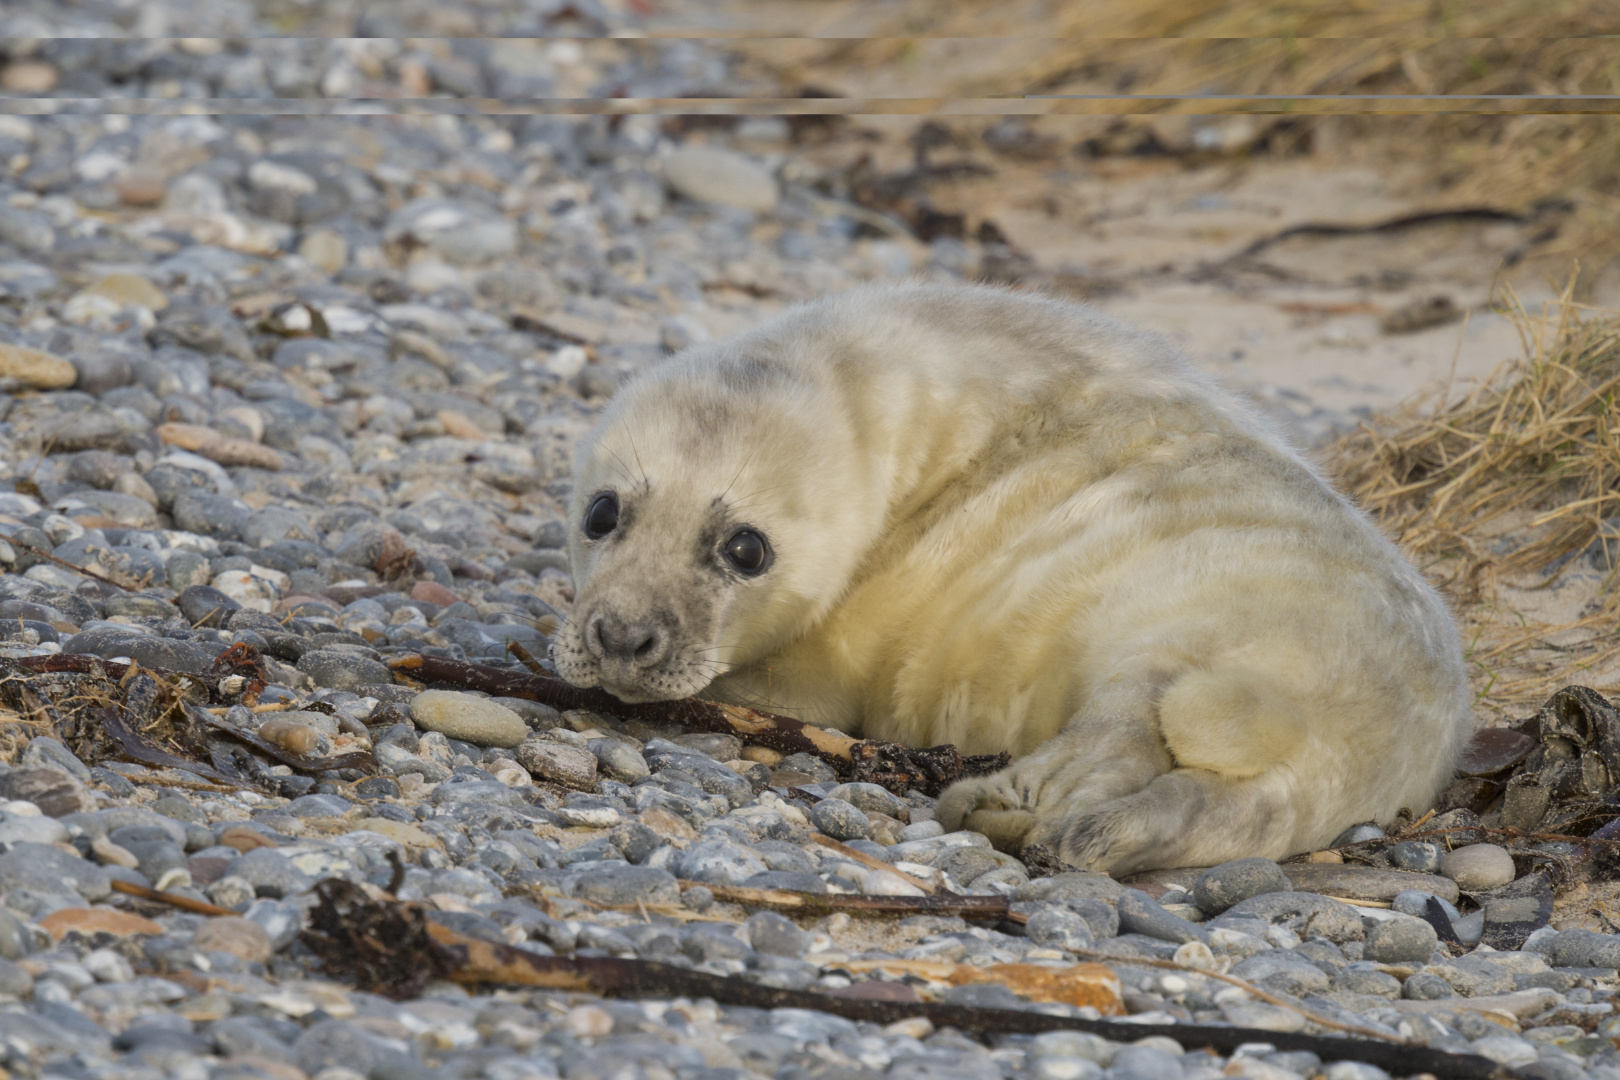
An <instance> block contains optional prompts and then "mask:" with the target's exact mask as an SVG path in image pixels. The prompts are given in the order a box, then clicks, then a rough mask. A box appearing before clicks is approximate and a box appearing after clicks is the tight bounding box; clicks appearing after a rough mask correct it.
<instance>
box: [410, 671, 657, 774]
mask: <svg viewBox="0 0 1620 1080" xmlns="http://www.w3.org/2000/svg"><path fill="white" fill-rule="evenodd" d="M411 719H412V720H414V721H416V725H417V726H418V727H422V728H426V729H427V730H429V731H437V732H439V733H441V734H443V735H444V736H445V737H446V738H450V739H460V740H461V741H463V742H470V743H472V744H473V745H474V746H504V747H513V746H517V745H518V744H520V743H521V742H523V740H524V739H526V738H527V737H528V735H529V726H528V725H527V724H525V723H524V722H523V717H521V716H519V715H518V714H517V713H515V712H513V711H512V710H511V709H508V708H507V707H506V706H505V705H497V704H496V703H495V702H493V701H491V700H489V699H488V698H481V697H474V696H473V695H472V694H458V693H456V692H454V691H451V690H424V691H422V692H421V693H420V694H417V695H416V697H415V699H413V700H412V701H411ZM643 775H646V774H645V773H643Z"/></svg>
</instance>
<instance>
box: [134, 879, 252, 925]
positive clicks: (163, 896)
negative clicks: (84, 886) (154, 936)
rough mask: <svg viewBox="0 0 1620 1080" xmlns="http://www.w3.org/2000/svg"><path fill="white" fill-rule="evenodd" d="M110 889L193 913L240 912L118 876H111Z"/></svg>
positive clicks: (221, 914) (224, 914)
mask: <svg viewBox="0 0 1620 1080" xmlns="http://www.w3.org/2000/svg"><path fill="white" fill-rule="evenodd" d="M112 891H113V892H119V893H123V894H125V895H126V896H138V897H140V898H141V899H142V900H151V901H154V902H156V903H159V904H168V905H169V906H170V907H177V908H179V909H180V910H181V911H189V912H191V913H192V914H193V915H211V916H216V917H218V916H234V915H238V914H240V912H236V911H232V910H231V909H230V908H228V907H220V906H219V905H218V904H207V903H204V902H203V901H201V900H193V899H192V898H191V897H189V896H181V895H180V894H179V893H172V892H162V891H160V890H158V889H149V888H147V887H146V886H145V885H137V884H135V883H134V882H133V881H124V880H121V879H119V878H113V880H112Z"/></svg>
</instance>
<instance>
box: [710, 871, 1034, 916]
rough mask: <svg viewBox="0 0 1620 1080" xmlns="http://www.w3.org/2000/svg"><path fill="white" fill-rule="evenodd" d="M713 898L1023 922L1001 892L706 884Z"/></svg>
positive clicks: (779, 906) (815, 910) (821, 911)
mask: <svg viewBox="0 0 1620 1080" xmlns="http://www.w3.org/2000/svg"><path fill="white" fill-rule="evenodd" d="M698 884H699V883H698V882H695V881H683V882H681V888H683V889H690V888H695V887H697V885H698ZM703 888H705V889H708V890H709V891H710V892H712V893H714V898H715V899H716V900H723V901H726V902H728V903H733V904H741V905H743V906H744V907H768V908H774V909H776V910H779V911H793V912H797V913H800V914H804V915H828V914H832V913H833V912H838V911H844V912H848V913H849V914H851V915H901V916H907V915H960V916H961V917H962V918H964V919H988V920H1000V919H1008V918H1011V919H1012V920H1013V921H1014V922H1023V921H1024V917H1023V916H1021V915H1020V916H1014V915H1010V914H1009V913H1008V910H1007V908H1008V901H1007V898H1006V897H1005V896H960V895H958V894H956V893H936V894H934V895H932V896H865V895H860V894H856V893H807V892H790V891H788V890H786V889H750V888H748V887H746V886H743V885H709V884H704V885H703Z"/></svg>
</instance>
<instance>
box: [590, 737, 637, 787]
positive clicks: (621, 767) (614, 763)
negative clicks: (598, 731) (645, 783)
mask: <svg viewBox="0 0 1620 1080" xmlns="http://www.w3.org/2000/svg"><path fill="white" fill-rule="evenodd" d="M589 748H590V751H591V753H592V754H595V755H596V764H597V765H598V766H599V767H600V768H601V770H602V771H603V772H605V773H607V774H608V775H609V776H611V777H612V778H613V779H615V780H618V781H620V782H622V783H626V784H633V783H635V782H636V781H637V780H640V779H641V778H642V777H643V776H647V775H648V774H650V773H651V771H652V770H650V769H649V768H647V759H646V758H644V757H642V756H641V754H640V752H639V751H637V750H636V748H635V747H633V746H629V745H626V744H625V743H622V742H619V741H618V740H617V739H592V740H591V741H590V744H589Z"/></svg>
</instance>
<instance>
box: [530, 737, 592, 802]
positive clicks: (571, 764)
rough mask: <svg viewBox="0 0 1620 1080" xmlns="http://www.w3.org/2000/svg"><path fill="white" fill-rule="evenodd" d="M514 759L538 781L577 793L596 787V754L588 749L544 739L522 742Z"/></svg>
mask: <svg viewBox="0 0 1620 1080" xmlns="http://www.w3.org/2000/svg"><path fill="white" fill-rule="evenodd" d="M517 759H518V762H519V764H521V765H522V766H523V767H524V768H525V769H528V770H529V771H530V772H531V773H533V774H534V775H535V776H537V777H539V778H540V779H542V780H550V781H551V782H552V783H555V784H561V785H562V786H564V787H571V788H577V789H579V790H580V791H590V790H592V789H593V788H595V787H596V755H594V754H592V753H591V752H590V751H589V750H581V749H580V748H579V747H577V746H564V745H563V744H562V743H556V742H551V741H549V740H547V739H525V740H524V741H523V744H522V745H521V746H519V747H518V748H517Z"/></svg>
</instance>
